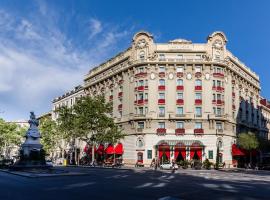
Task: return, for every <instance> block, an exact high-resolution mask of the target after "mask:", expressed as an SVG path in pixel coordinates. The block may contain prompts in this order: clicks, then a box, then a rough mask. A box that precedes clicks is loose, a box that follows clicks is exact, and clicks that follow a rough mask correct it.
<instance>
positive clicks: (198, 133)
mask: <svg viewBox="0 0 270 200" xmlns="http://www.w3.org/2000/svg"><path fill="white" fill-rule="evenodd" d="M203 133H204V130H203V129H202V128H196V129H194V134H196V135H202V134H203Z"/></svg>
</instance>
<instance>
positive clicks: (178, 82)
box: [58, 31, 270, 165]
mask: <svg viewBox="0 0 270 200" xmlns="http://www.w3.org/2000/svg"><path fill="white" fill-rule="evenodd" d="M226 43H227V38H226V36H225V34H224V33H222V32H214V33H213V34H211V35H209V36H208V37H207V41H206V43H202V44H198V43H192V42H191V41H188V40H184V39H176V40H172V41H169V42H168V43H163V44H160V43H155V42H154V38H153V36H152V35H151V34H150V33H148V32H143V31H142V32H138V33H137V34H135V35H134V37H133V40H132V45H131V47H129V48H128V49H127V50H125V51H124V52H121V53H119V54H118V55H116V56H115V57H113V58H112V59H110V60H108V61H106V62H104V63H103V64H101V65H99V66H97V67H95V68H93V69H91V70H90V71H89V73H88V74H87V75H86V77H85V79H84V83H85V84H84V92H85V94H86V95H93V96H94V95H98V94H104V95H105V98H106V99H107V101H111V102H112V103H113V113H112V116H113V117H114V118H115V121H116V122H117V123H118V124H119V125H120V126H121V127H122V128H123V130H124V132H125V133H126V134H128V136H127V137H126V138H125V139H124V140H123V141H122V143H123V145H124V151H125V153H124V155H123V158H124V161H125V163H127V164H134V163H136V162H137V161H138V160H141V161H143V162H144V163H145V164H146V165H147V164H150V162H151V160H152V159H153V158H155V157H159V156H160V155H161V154H160V151H162V152H163V153H165V154H166V152H167V151H169V153H168V154H166V155H167V157H169V158H168V159H170V160H171V159H176V157H175V155H178V153H179V152H178V153H177V148H178V147H179V146H182V147H181V148H184V149H185V153H184V154H183V155H182V156H183V157H185V159H188V160H189V159H191V157H192V156H194V154H196V156H199V158H200V159H202V160H205V159H206V158H208V159H210V160H211V161H213V162H214V161H215V159H216V156H217V155H216V154H217V147H218V146H219V152H220V153H219V154H220V158H221V159H222V161H224V162H225V163H226V164H227V165H231V163H232V145H233V144H235V143H236V137H237V133H240V132H243V131H250V130H251V131H254V132H256V133H257V134H260V135H262V136H265V134H266V132H267V133H268V132H269V131H268V130H269V123H268V124H267V123H264V121H265V118H266V116H268V119H269V113H270V110H269V107H267V106H261V97H260V90H261V88H260V81H259V77H258V75H256V74H255V73H254V72H252V71H251V70H250V69H249V68H248V67H247V66H246V65H244V64H243V63H242V62H241V61H240V60H238V58H236V57H235V56H234V55H233V54H232V53H231V52H230V51H229V50H228V49H227V48H226ZM58 102H60V101H58ZM263 113H267V114H263ZM268 122H269V120H268ZM267 126H268V127H267ZM162 145H163V146H166V147H164V148H160V147H162ZM166 148H169V150H168V149H166ZM179 148H180V147H179ZM195 148H197V149H199V150H200V152H197V150H194V149H195ZM194 152H196V153H194Z"/></svg>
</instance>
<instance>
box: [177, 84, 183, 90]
mask: <svg viewBox="0 0 270 200" xmlns="http://www.w3.org/2000/svg"><path fill="white" fill-rule="evenodd" d="M176 90H178V91H179V90H180V91H183V90H184V86H183V85H177V86H176Z"/></svg>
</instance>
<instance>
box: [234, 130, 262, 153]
mask: <svg viewBox="0 0 270 200" xmlns="http://www.w3.org/2000/svg"><path fill="white" fill-rule="evenodd" d="M238 144H239V146H240V147H242V148H243V149H246V150H248V151H251V150H254V149H257V148H258V147H259V141H258V139H257V137H256V135H255V134H254V133H241V134H240V135H239V138H238Z"/></svg>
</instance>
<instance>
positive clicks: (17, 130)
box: [0, 119, 26, 157]
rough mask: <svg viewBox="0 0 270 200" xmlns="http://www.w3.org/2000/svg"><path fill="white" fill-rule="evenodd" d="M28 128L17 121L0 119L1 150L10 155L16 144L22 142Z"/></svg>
mask: <svg viewBox="0 0 270 200" xmlns="http://www.w3.org/2000/svg"><path fill="white" fill-rule="evenodd" d="M25 132H26V129H24V128H21V127H19V126H18V125H16V124H15V123H7V122H5V121H4V120H3V119H0V152H1V155H3V156H4V157H9V156H10V152H11V150H12V148H14V146H19V145H20V144H21V143H22V139H23V136H24V135H25Z"/></svg>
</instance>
